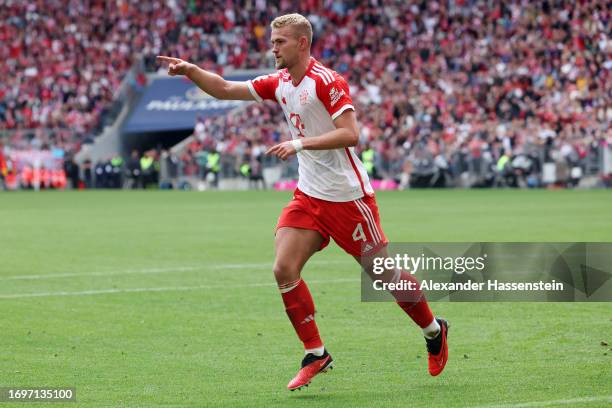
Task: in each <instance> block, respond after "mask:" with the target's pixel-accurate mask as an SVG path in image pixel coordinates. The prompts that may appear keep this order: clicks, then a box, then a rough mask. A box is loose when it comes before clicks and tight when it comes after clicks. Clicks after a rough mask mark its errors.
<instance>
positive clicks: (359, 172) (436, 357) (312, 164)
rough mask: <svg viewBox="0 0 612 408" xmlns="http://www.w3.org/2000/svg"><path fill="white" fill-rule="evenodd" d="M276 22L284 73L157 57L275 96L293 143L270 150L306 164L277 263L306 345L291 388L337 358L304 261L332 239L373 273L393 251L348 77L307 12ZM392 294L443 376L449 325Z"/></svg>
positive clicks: (284, 222)
mask: <svg viewBox="0 0 612 408" xmlns="http://www.w3.org/2000/svg"><path fill="white" fill-rule="evenodd" d="M271 28H272V35H271V43H272V52H273V54H274V58H275V62H276V68H277V70H278V71H276V72H275V73H273V74H269V75H263V76H260V77H257V78H255V79H253V80H251V81H246V82H235V81H226V80H224V79H223V78H222V77H220V76H219V75H216V74H214V73H211V72H208V71H205V70H202V69H201V68H199V67H197V66H195V65H194V64H191V63H189V62H187V61H183V60H181V59H178V58H172V57H164V56H160V57H158V60H159V61H160V62H164V63H168V64H169V66H168V74H169V75H171V76H175V75H185V76H187V77H188V78H189V79H190V80H192V81H193V82H194V83H195V84H196V85H197V86H198V87H199V88H201V89H202V90H203V91H204V92H206V93H208V94H210V95H212V96H213V97H215V98H218V99H236V100H256V101H258V102H261V101H263V100H272V101H276V102H277V103H278V104H280V106H281V108H282V109H283V112H284V114H285V118H286V119H287V122H288V124H289V128H290V130H291V136H292V140H290V141H286V142H283V143H279V144H277V145H275V146H272V147H271V148H270V149H268V151H267V154H272V155H275V156H277V157H278V158H280V159H282V160H286V159H287V158H289V157H291V156H293V155H297V158H298V163H299V167H298V168H299V180H298V187H297V189H296V190H295V192H294V195H293V199H292V200H291V201H290V202H289V204H288V205H287V206H286V207H285V208H284V209H283V211H282V213H281V216H280V218H279V221H278V224H277V226H276V239H275V248H276V258H275V260H274V266H273V272H274V276H275V278H276V282H277V283H278V288H279V290H280V293H281V297H282V299H283V303H284V305H285V310H286V312H287V315H288V317H289V320H290V321H291V323H292V324H293V327H294V328H295V331H296V333H297V335H298V337H299V339H300V340H301V341H302V343H303V344H304V349H305V357H304V358H303V360H302V366H301V369H300V370H299V372H298V373H297V375H296V376H295V377H294V378H293V379H292V380H291V381H290V382H289V384H288V385H287V388H288V389H289V390H292V391H293V390H295V389H299V388H302V387H304V386H307V385H308V384H309V383H310V381H311V380H312V378H313V377H315V376H316V375H317V374H319V373H321V372H325V371H327V370H328V369H330V368H331V367H332V365H333V360H332V357H331V355H330V354H329V353H328V352H327V350H326V349H325V347H324V345H323V341H322V340H321V337H320V335H319V330H318V328H317V324H316V322H315V307H314V302H313V299H312V296H311V294H310V290H309V289H308V286H307V285H306V282H304V280H302V278H301V271H302V268H303V267H304V265H305V263H306V262H307V261H308V259H309V258H310V257H311V256H312V255H313V254H314V253H315V252H317V251H319V250H321V249H323V248H324V247H325V246H327V244H328V243H329V240H330V237H331V238H333V239H334V241H336V243H337V244H338V245H339V246H340V247H342V248H343V249H344V250H345V251H346V252H347V253H349V254H350V255H352V256H353V257H354V258H355V259H356V260H357V262H360V263H361V264H362V265H364V266H365V269H366V271H369V270H370V269H371V262H370V261H368V260H371V259H372V256H373V255H372V254H377V256H380V255H381V254H382V256H384V255H386V253H387V252H386V246H387V243H388V241H387V239H386V237H385V234H384V232H383V231H382V228H381V227H380V219H379V215H378V207H377V205H376V199H375V196H374V190H373V189H372V186H371V185H370V182H369V180H368V175H367V172H366V170H365V168H364V166H363V164H362V163H361V161H360V160H359V158H358V157H357V155H356V154H355V153H354V151H353V146H355V145H356V144H357V142H358V140H359V128H358V126H357V120H356V118H355V108H354V107H353V103H352V101H351V97H350V94H349V88H348V85H347V83H346V81H345V80H344V78H342V77H341V76H340V75H339V74H338V73H336V72H334V71H332V70H330V69H328V68H327V67H325V66H323V65H322V64H321V63H319V62H318V61H317V60H316V59H314V58H313V57H311V56H310V46H311V43H312V26H311V25H310V22H309V21H308V20H307V19H306V18H305V17H303V16H302V15H300V14H288V15H284V16H280V17H277V18H276V19H274V21H272V23H271ZM385 275H386V279H388V280H392V281H395V282H397V281H398V280H400V279H401V280H405V281H415V279H414V277H412V276H411V275H410V274H408V273H406V272H403V271H399V270H392V271H387V272H386V273H385ZM392 294H393V295H394V296H395V298H396V300H397V303H398V304H399V306H400V307H401V308H402V310H404V312H405V313H406V314H407V315H408V316H410V318H411V319H412V320H413V321H414V322H415V323H416V324H417V325H418V326H419V327H421V329H422V330H423V334H424V336H425V339H426V344H427V350H428V366H429V372H430V374H431V375H433V376H436V375H438V374H440V373H441V372H442V370H443V369H444V366H445V364H446V361H447V359H448V347H447V342H446V337H447V331H448V324H447V322H446V321H445V320H443V319H436V318H434V316H433V314H432V312H431V310H430V308H429V305H428V304H427V301H426V300H425V297H424V296H423V294H422V293H421V292H420V291H419V290H415V291H413V293H411V294H410V296H409V297H408V298H406V297H405V296H404V297H402V294H401V293H392Z"/></svg>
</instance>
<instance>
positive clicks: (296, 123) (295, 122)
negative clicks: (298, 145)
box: [289, 113, 306, 137]
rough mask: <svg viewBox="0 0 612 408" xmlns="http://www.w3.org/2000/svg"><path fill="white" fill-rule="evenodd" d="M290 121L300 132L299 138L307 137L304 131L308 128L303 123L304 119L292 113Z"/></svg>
mask: <svg viewBox="0 0 612 408" xmlns="http://www.w3.org/2000/svg"><path fill="white" fill-rule="evenodd" d="M289 121H290V122H291V124H292V125H293V127H294V128H295V129H296V130H297V131H298V137H306V136H305V135H304V134H303V133H302V130H306V126H305V125H304V122H303V121H302V118H301V117H300V115H298V114H297V113H292V114H290V115H289Z"/></svg>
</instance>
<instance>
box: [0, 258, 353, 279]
mask: <svg viewBox="0 0 612 408" xmlns="http://www.w3.org/2000/svg"><path fill="white" fill-rule="evenodd" d="M340 263H347V262H346V261H322V260H321V261H319V260H317V261H310V262H309V263H308V264H315V265H322V264H340ZM308 264H307V265H308ZM249 268H251V269H254V268H270V269H271V268H272V264H271V263H268V262H266V263H244V264H240V263H237V264H218V265H200V266H173V267H168V268H145V269H126V270H122V271H107V272H68V273H56V274H39V275H13V276H0V281H10V280H44V279H64V278H77V277H86V276H117V275H136V274H143V275H147V274H155V273H167V272H190V271H199V270H219V269H249Z"/></svg>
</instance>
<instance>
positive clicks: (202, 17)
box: [0, 0, 612, 186]
mask: <svg viewBox="0 0 612 408" xmlns="http://www.w3.org/2000/svg"><path fill="white" fill-rule="evenodd" d="M0 5H1V6H2V7H0V56H2V57H3V59H4V61H5V63H4V64H3V65H2V67H0V74H2V75H3V78H5V80H3V81H1V82H0V132H1V131H2V129H24V128H51V129H54V130H53V131H46V132H44V133H41V134H40V135H34V136H33V137H32V136H29V137H26V138H24V137H23V135H20V134H19V133H18V132H17V133H12V134H11V135H12V138H9V142H8V143H9V144H10V145H12V146H16V145H19V144H22V145H36V144H38V145H43V144H48V145H52V146H54V148H59V149H62V150H64V151H66V152H69V151H70V150H76V149H78V146H79V143H80V142H81V141H82V140H83V138H86V137H89V135H90V134H91V133H92V131H93V130H94V129H96V128H99V126H100V122H101V120H102V117H103V115H104V113H105V111H108V110H109V109H111V103H112V100H113V96H114V90H115V89H116V88H117V86H118V84H119V83H120V82H121V80H122V78H123V76H124V75H125V73H126V72H127V70H128V69H129V67H130V66H131V65H132V64H133V63H134V61H135V59H137V58H138V59H140V58H142V59H143V61H144V65H145V66H146V67H147V68H148V69H149V70H152V71H154V70H157V69H158V68H159V67H158V66H156V65H155V60H154V57H155V55H158V54H160V53H163V54H167V55H174V56H178V57H181V58H184V59H188V60H190V61H193V62H196V63H198V64H199V65H201V66H202V67H204V68H207V69H210V70H214V71H217V72H220V73H223V71H224V70H227V69H228V68H236V69H239V68H262V67H270V66H271V63H272V61H271V59H270V58H269V40H268V39H269V27H268V24H269V22H270V21H271V20H272V19H273V18H274V17H275V16H277V15H279V14H283V13H286V12H294V11H298V12H301V13H302V14H304V15H306V16H307V17H308V18H309V20H310V21H311V23H312V24H313V28H314V44H313V55H314V56H315V57H316V58H317V59H319V60H320V61H321V62H322V63H324V64H326V65H328V66H329V67H331V68H333V69H335V70H337V71H338V72H339V73H341V74H342V75H343V76H345V77H346V79H347V80H348V82H349V85H350V89H351V94H352V97H353V100H354V102H355V105H356V108H357V111H358V118H359V120H360V124H361V129H362V135H361V137H362V143H361V147H360V150H361V152H360V153H362V154H363V153H364V152H368V153H367V160H370V161H371V166H370V167H371V173H372V175H373V176H376V177H378V178H385V179H396V180H397V181H398V182H399V183H401V184H403V185H423V186H427V185H432V186H433V185H440V184H446V183H448V182H449V181H450V180H452V181H453V183H454V184H462V185H470V186H488V185H499V184H501V185H530V186H531V185H538V184H540V183H541V182H542V177H543V174H544V173H545V172H546V170H545V164H546V163H555V164H556V165H557V170H556V171H557V172H559V173H560V176H562V178H564V179H567V180H568V181H569V182H571V180H572V179H575V178H576V177H578V178H579V177H580V176H581V175H582V174H585V173H587V174H589V173H590V172H597V171H598V170H599V169H598V168H597V163H599V162H600V161H601V151H602V149H603V148H605V147H606V146H608V145H610V144H612V130H611V127H610V122H611V120H612V103H610V101H611V99H612V81H611V80H610V69H612V42H611V41H610V38H609V32H610V11H609V8H608V7H607V6H606V2H601V1H566V0H557V1H538V2H531V1H527V0H513V1H506V2H500V1H484V0H474V1H469V0H453V1H420V2H414V1H398V0H369V1H356V0H355V1H335V0H310V1H300V2H296V1H288V0H282V1H278V2H267V1H265V0H237V1H233V0H223V1H196V0H167V1H161V0H153V1H150V2H137V1H135V0H134V1H132V0H129V1H128V0H117V1H110V2H109V1H102V0H100V1H96V0H90V1H85V2H83V1H80V0H79V1H76V0H75V1H72V0H62V1H60V0H57V1H53V0H39V1H31V2H21V1H11V0H0ZM139 81H140V82H143V81H144V79H143V78H142V77H140V79H139ZM287 134H288V132H287V130H286V128H285V125H284V118H283V116H282V113H281V111H280V109H278V108H277V107H275V106H272V105H258V106H253V105H252V106H249V107H247V108H246V109H243V110H242V111H241V112H239V113H238V114H237V115H236V116H226V117H220V118H216V119H213V120H207V121H198V123H196V124H195V130H194V136H195V138H194V142H193V143H192V144H191V145H190V146H188V147H187V148H186V149H185V150H184V151H183V152H182V153H180V155H179V156H180V157H179V159H180V161H181V168H183V169H187V170H185V171H187V172H193V171H197V170H196V169H197V168H198V165H197V163H198V159H197V157H198V153H199V152H207V151H210V150H215V151H218V152H219V153H220V154H221V163H220V165H221V166H223V165H224V163H225V161H228V160H229V161H231V162H232V163H233V166H234V167H235V166H236V165H237V166H238V168H239V167H240V165H241V164H240V163H245V162H248V163H253V164H254V163H255V162H259V163H261V162H262V160H261V157H260V156H261V151H262V149H263V148H264V146H268V145H270V144H271V143H274V142H276V141H278V140H281V139H282V138H283V137H286V135H287ZM200 155H202V154H200ZM228 157H229V158H228ZM236 163H237V164H236ZM564 167H566V170H558V169H559V168H561V169H563V168H564ZM572 174H573V176H572ZM530 176H531V177H530Z"/></svg>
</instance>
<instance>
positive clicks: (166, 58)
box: [157, 55, 181, 64]
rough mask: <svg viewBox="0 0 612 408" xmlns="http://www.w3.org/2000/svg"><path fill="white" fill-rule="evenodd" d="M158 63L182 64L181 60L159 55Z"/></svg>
mask: <svg viewBox="0 0 612 408" xmlns="http://www.w3.org/2000/svg"><path fill="white" fill-rule="evenodd" d="M157 61H158V62H169V63H171V64H178V63H180V62H181V60H180V59H178V58H173V57H166V56H165V55H158V56H157Z"/></svg>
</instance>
